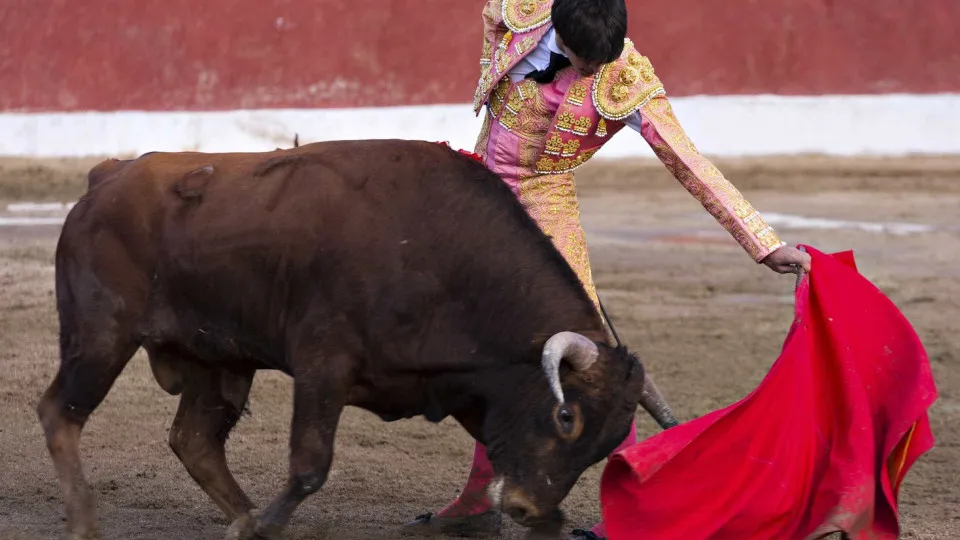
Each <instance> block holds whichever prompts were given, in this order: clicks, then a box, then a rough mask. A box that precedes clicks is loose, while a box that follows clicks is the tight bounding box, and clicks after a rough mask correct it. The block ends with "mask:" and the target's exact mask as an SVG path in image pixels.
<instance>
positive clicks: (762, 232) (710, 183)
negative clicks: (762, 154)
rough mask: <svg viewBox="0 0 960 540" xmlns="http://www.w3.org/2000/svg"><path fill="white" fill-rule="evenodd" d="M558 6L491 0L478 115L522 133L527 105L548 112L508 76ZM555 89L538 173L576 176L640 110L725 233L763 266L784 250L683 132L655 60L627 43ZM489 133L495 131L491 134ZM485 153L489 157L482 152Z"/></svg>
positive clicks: (644, 124) (655, 140)
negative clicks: (486, 110) (485, 112)
mask: <svg viewBox="0 0 960 540" xmlns="http://www.w3.org/2000/svg"><path fill="white" fill-rule="evenodd" d="M551 6H552V0H489V1H488V2H487V4H486V5H485V7H484V10H483V20H484V31H483V49H482V53H481V58H480V68H481V69H480V80H479V84H478V86H477V89H476V92H475V95H474V103H473V106H474V112H475V113H476V114H479V113H480V111H481V110H482V109H483V107H484V105H487V104H488V105H489V110H490V115H491V118H490V119H488V121H495V122H497V123H498V124H499V126H498V128H503V129H507V130H513V129H519V128H518V124H519V123H522V122H523V121H524V117H523V110H524V107H537V108H540V109H543V108H544V107H543V106H542V102H543V101H544V100H543V99H540V103H535V101H536V100H534V99H531V96H533V95H534V94H536V93H537V92H536V90H537V88H536V83H535V82H533V81H532V80H524V81H522V82H518V83H512V82H511V81H510V78H509V77H507V73H508V72H509V71H510V69H511V68H512V67H513V66H515V65H516V64H517V62H519V61H520V60H521V59H523V57H524V56H525V55H526V54H527V53H529V52H530V51H531V50H532V49H533V48H534V46H535V45H536V44H537V43H538V42H539V41H540V39H541V38H542V37H543V36H544V34H546V33H547V31H548V30H549V29H550V27H551V21H550V9H551ZM563 71H566V76H564V77H561V76H559V75H558V77H557V79H558V81H557V82H555V83H553V84H552V85H551V90H552V91H553V92H554V93H555V94H556V98H555V99H550V100H548V101H549V102H551V103H553V104H554V105H555V106H556V107H555V110H551V109H553V107H552V106H550V107H547V108H546V110H545V111H540V117H541V118H544V116H543V113H546V114H548V115H551V116H552V118H550V117H547V118H545V120H547V121H549V126H544V129H543V130H542V131H538V132H537V138H538V139H540V138H541V137H542V140H537V141H536V145H535V147H534V148H533V149H532V150H533V151H534V152H535V156H534V157H533V159H531V160H530V161H531V163H532V164H533V167H532V168H533V174H539V175H550V174H562V173H567V172H569V171H573V170H574V169H576V168H578V167H579V166H581V165H583V164H584V163H586V162H587V160H589V159H590V158H591V157H592V156H593V155H594V154H595V153H596V152H597V151H598V150H599V149H600V148H601V147H602V146H603V145H604V144H605V143H606V142H607V141H609V140H610V138H611V137H613V135H615V134H616V133H617V132H618V131H620V130H621V129H622V128H623V127H624V126H625V125H626V124H625V123H624V122H623V120H624V119H626V118H627V117H628V116H630V115H632V114H633V113H634V112H639V114H640V116H641V119H642V120H641V127H640V134H641V136H642V137H643V138H644V140H646V141H647V143H648V144H649V145H650V147H651V148H652V149H653V151H654V153H655V154H656V155H657V157H658V158H659V159H660V161H661V162H663V164H664V165H665V166H666V167H667V169H668V170H669V171H670V172H671V173H672V174H673V175H674V177H675V178H676V179H677V180H678V181H679V182H680V183H681V184H682V185H683V187H684V188H686V189H687V191H689V192H690V193H691V194H692V195H693V196H694V197H696V199H697V200H698V201H700V203H701V204H702V205H703V207H704V208H705V209H706V210H707V212H709V213H710V214H711V215H712V216H713V217H714V218H715V219H716V220H717V221H718V222H719V223H720V225H721V226H723V228H724V229H725V230H726V231H727V232H729V233H730V235H731V236H733V237H734V238H735V239H736V240H737V242H738V243H739V244H740V245H741V246H742V247H743V248H744V249H745V250H746V251H747V253H749V254H750V256H751V257H752V258H753V259H754V260H755V261H760V260H761V259H763V258H764V257H766V256H767V255H768V254H769V253H770V252H772V251H773V250H775V249H777V248H779V247H780V246H782V245H784V243H783V242H781V241H780V239H779V238H778V236H777V233H776V231H774V230H773V228H772V227H770V226H768V225H767V224H766V223H765V222H764V220H763V219H762V218H761V217H760V214H759V213H758V212H757V211H756V210H755V209H754V208H753V207H752V206H751V205H750V203H749V202H747V200H746V199H744V197H743V195H741V194H740V192H739V191H738V190H737V189H736V188H735V187H734V186H733V184H731V183H730V182H729V181H728V180H727V179H726V178H724V176H723V174H721V172H720V171H719V170H718V169H717V168H716V167H715V166H714V165H713V164H712V163H710V162H709V161H708V160H707V159H706V158H704V157H703V156H702V155H700V153H699V152H698V151H697V149H696V147H695V146H694V144H693V142H692V141H691V140H690V139H689V138H688V137H687V135H686V133H684V130H683V128H682V127H681V126H680V123H679V122H678V120H677V118H676V116H674V113H673V110H672V107H671V105H670V102H669V101H667V98H666V91H665V89H664V86H663V83H662V82H661V81H660V80H659V78H658V77H657V75H656V74H655V73H654V69H653V66H652V65H651V63H650V60H649V59H648V58H647V57H646V56H643V55H642V54H640V53H639V52H637V50H636V48H635V47H634V45H633V43H632V42H631V41H630V40H629V39H627V40H626V42H625V44H624V49H623V53H622V54H621V55H620V57H619V58H618V59H617V60H614V61H613V62H610V63H608V64H606V65H604V66H602V67H601V68H600V70H599V71H598V72H597V73H596V74H594V75H591V76H587V77H582V76H579V74H576V72H575V70H572V68H568V69H567V70H563ZM485 129H489V127H487V128H485ZM481 153H482V152H481Z"/></svg>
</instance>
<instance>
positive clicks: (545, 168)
mask: <svg viewBox="0 0 960 540" xmlns="http://www.w3.org/2000/svg"><path fill="white" fill-rule="evenodd" d="M536 171H537V172H538V173H544V174H549V173H551V172H553V160H552V159H550V158H549V157H547V156H543V157H541V158H540V161H538V162H537V166H536Z"/></svg>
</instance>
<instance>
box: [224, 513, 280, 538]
mask: <svg viewBox="0 0 960 540" xmlns="http://www.w3.org/2000/svg"><path fill="white" fill-rule="evenodd" d="M279 537H280V536H279V533H277V534H276V535H274V534H268V533H264V532H262V531H261V532H259V533H258V532H257V515H256V513H254V512H250V513H248V514H244V515H242V516H240V517H238V518H237V519H235V520H233V523H231V524H230V527H229V528H227V534H226V535H224V537H223V540H273V539H274V538H279Z"/></svg>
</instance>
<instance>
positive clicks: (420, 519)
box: [401, 510, 503, 538]
mask: <svg viewBox="0 0 960 540" xmlns="http://www.w3.org/2000/svg"><path fill="white" fill-rule="evenodd" d="M501 527H503V517H502V516H501V515H500V512H496V511H494V510H490V511H488V512H484V513H482V514H474V515H472V516H460V517H434V515H433V514H432V513H430V512H427V513H426V514H423V515H420V516H417V517H416V519H414V520H413V521H411V522H410V523H407V524H406V525H404V526H403V529H401V532H402V533H403V534H406V535H424V536H425V535H444V536H460V537H466V538H481V537H484V536H497V535H499V534H500V529H501Z"/></svg>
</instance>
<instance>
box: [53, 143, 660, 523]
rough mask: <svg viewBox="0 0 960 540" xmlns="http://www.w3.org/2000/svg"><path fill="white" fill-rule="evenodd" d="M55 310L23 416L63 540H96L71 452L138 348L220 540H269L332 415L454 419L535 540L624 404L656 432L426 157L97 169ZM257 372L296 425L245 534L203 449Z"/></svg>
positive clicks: (394, 153)
mask: <svg viewBox="0 0 960 540" xmlns="http://www.w3.org/2000/svg"><path fill="white" fill-rule="evenodd" d="M56 298H57V307H58V311H59V316H60V348H61V363H60V369H59V371H58V373H57V375H56V378H55V379H54V381H53V382H52V384H51V385H50V387H49V388H48V389H47V391H46V393H45V394H44V396H43V398H42V400H41V401H40V403H39V405H38V413H39V417H40V420H41V422H42V424H43V428H44V431H45V434H46V439H47V444H48V448H49V451H50V454H51V456H52V459H53V462H54V465H55V468H56V471H57V474H58V477H59V481H60V486H61V488H62V490H63V494H64V502H65V506H66V512H67V528H68V530H69V532H70V533H71V534H72V536H73V537H74V538H93V537H96V536H97V534H98V533H97V527H98V526H97V518H96V511H95V501H94V497H93V494H92V493H91V491H90V489H89V487H88V486H87V484H86V482H85V480H84V476H83V472H82V465H81V460H80V453H79V442H80V434H81V430H82V429H83V425H84V423H85V422H86V420H87V418H88V417H89V416H90V414H91V413H92V412H93V411H94V409H96V407H97V406H98V405H99V404H100V402H101V401H102V400H103V398H104V397H105V396H106V394H107V392H108V391H109V389H110V387H111V386H112V385H113V383H114V381H115V380H116V378H117V376H118V375H119V374H120V372H121V371H122V370H123V368H124V366H125V365H126V363H127V362H128V361H129V359H130V358H131V356H132V355H133V354H134V352H135V351H136V350H137V349H138V348H139V347H143V348H144V349H145V350H146V351H147V353H148V356H149V358H150V364H151V367H152V369H153V373H154V375H155V377H156V379H157V381H158V382H159V384H160V385H161V386H162V387H163V388H164V389H165V390H166V391H167V392H169V393H171V394H180V395H181V398H180V407H179V410H178V411H177V415H176V418H175V420H174V422H173V426H172V428H171V430H170V446H171V447H172V449H173V451H174V452H175V453H176V455H177V456H178V457H179V458H180V460H181V461H182V463H183V464H184V466H185V467H186V469H187V471H189V473H190V475H191V476H192V477H193V478H194V480H195V481H196V482H197V483H198V484H199V485H200V486H201V487H202V488H203V490H204V491H205V492H206V493H207V494H208V495H209V496H210V497H211V498H212V499H213V501H214V502H215V503H216V504H217V505H218V506H219V507H220V508H221V509H222V510H223V511H224V512H226V514H227V515H228V516H229V517H230V518H231V519H233V520H234V522H233V524H232V525H231V527H230V529H229V530H228V531H227V536H228V537H229V538H244V539H245V538H254V537H265V538H274V537H277V536H279V534H280V531H282V529H283V528H284V526H285V525H286V523H287V522H288V520H289V519H290V516H291V515H292V514H293V512H294V510H295V509H296V507H297V506H298V505H299V504H300V503H301V502H302V501H303V500H304V499H305V498H306V497H307V496H308V495H310V494H311V493H314V492H316V491H317V490H318V489H320V487H321V486H322V485H323V483H324V481H325V480H326V478H327V473H328V471H329V469H330V464H331V460H332V458H333V448H334V434H335V432H336V428H337V423H338V420H339V417H340V414H341V411H342V410H343V408H344V407H345V406H347V405H353V406H357V407H362V408H364V409H366V410H369V411H372V412H373V413H375V414H378V415H379V416H380V417H381V418H383V419H384V420H395V419H400V418H410V417H414V416H418V415H423V416H424V417H425V418H427V419H428V420H430V421H434V422H438V421H440V420H442V419H443V418H445V417H447V416H452V417H453V418H455V419H456V420H457V421H458V422H459V423H460V424H462V425H463V427H464V428H465V429H466V430H467V431H468V432H469V433H470V434H471V435H472V436H473V437H475V438H476V439H477V440H479V441H480V442H482V443H483V444H485V445H487V448H488V451H489V456H490V459H491V462H492V463H493V466H494V469H495V471H496V474H497V477H498V479H497V481H496V482H495V483H494V485H495V486H497V489H496V493H493V494H492V495H493V496H494V498H495V500H498V501H500V503H499V504H501V505H502V508H503V510H504V511H506V512H507V513H508V514H509V515H511V516H512V517H513V518H514V519H515V520H516V521H518V522H519V523H521V524H524V525H526V526H529V527H531V528H532V529H531V530H533V531H536V532H537V533H538V534H539V533H544V534H556V533H558V532H559V530H560V526H561V524H562V521H563V518H562V514H561V512H560V510H559V509H558V505H559V503H560V502H561V501H562V500H563V498H564V497H565V496H566V495H567V493H568V492H569V490H570V489H571V487H572V486H573V485H574V483H575V482H576V480H577V478H578V477H579V476H580V475H581V474H582V472H583V471H584V470H585V469H586V468H588V467H589V466H591V465H593V464H595V463H597V462H599V461H600V460H601V459H603V457H604V456H606V455H607V454H608V453H609V452H611V451H612V449H613V448H614V447H616V445H617V444H618V443H619V442H620V441H622V440H623V438H624V436H625V435H626V433H627V430H628V427H629V423H630V420H631V418H632V417H633V415H634V412H635V409H636V404H637V403H638V402H640V403H641V404H643V406H644V408H646V409H647V411H649V412H650V413H651V414H653V415H654V417H655V418H657V420H658V421H659V422H660V423H661V425H664V426H669V425H673V424H674V423H675V420H673V418H672V416H671V414H670V412H669V409H668V408H667V406H666V404H665V403H664V402H663V400H662V399H661V398H660V396H659V395H658V394H657V392H656V389H655V387H654V386H653V385H652V383H651V382H650V381H649V379H648V378H646V379H645V376H644V370H643V368H642V366H641V364H640V362H639V361H638V360H637V359H636V358H635V357H634V356H633V355H631V354H630V353H629V352H628V351H626V350H624V349H623V348H618V347H611V346H609V345H608V344H607V342H606V340H605V336H606V334H605V331H604V327H603V324H602V321H601V319H600V318H599V317H598V314H597V312H596V310H595V309H594V305H593V303H592V302H591V301H590V299H589V297H588V296H587V294H586V293H585V291H584V289H583V287H582V285H581V284H580V282H579V281H578V279H577V277H576V275H575V274H574V272H573V271H572V270H571V268H570V267H569V266H568V265H567V263H566V262H565V260H564V259H563V257H562V256H561V255H560V253H559V252H558V251H557V250H556V249H555V248H554V247H553V244H552V243H551V241H550V239H549V238H548V237H547V236H545V235H544V234H543V233H542V232H541V231H540V229H539V228H538V227H537V225H536V224H535V223H534V222H533V221H532V220H531V219H530V218H529V217H528V216H527V214H526V213H525V212H524V210H523V208H522V207H521V205H520V204H519V203H518V202H517V201H516V199H515V198H514V196H513V195H512V194H511V193H510V191H509V189H508V188H507V187H506V186H505V185H504V183H503V182H502V181H501V180H500V179H499V178H498V177H497V176H496V175H494V174H493V173H491V172H490V171H489V170H487V169H486V168H485V167H484V166H483V165H481V164H479V163H477V162H475V161H473V160H472V159H470V158H468V157H464V156H462V155H460V154H458V153H457V152H454V151H452V150H450V149H449V148H446V147H443V146H441V145H438V144H433V143H427V142H411V141H364V142H350V141H345V142H329V143H317V144H310V145H305V146H300V147H299V148H296V149H289V150H278V151H275V152H267V153H246V154H203V153H152V154H147V155H145V156H142V157H140V158H138V159H136V160H131V161H116V160H109V161H106V162H103V163H101V164H100V165H98V166H97V167H95V168H94V169H93V170H91V172H90V186H89V190H88V192H87V193H86V194H85V195H84V196H83V197H82V198H81V200H80V201H79V202H78V203H77V205H76V206H75V207H74V208H73V209H72V210H71V212H70V214H69V215H68V217H67V219H66V222H65V223H64V227H63V231H62V233H61V237H60V242H59V245H58V247H57V253H56ZM258 369H275V370H280V371H282V372H284V373H286V374H288V375H290V376H291V377H292V378H293V380H294V405H293V421H292V425H291V433H290V453H289V479H288V481H287V484H286V486H285V488H284V489H283V490H282V491H281V492H280V493H279V494H278V495H277V496H276V497H275V498H274V499H273V501H272V502H271V503H270V504H269V505H268V506H267V507H266V508H265V509H263V510H262V512H253V509H254V506H253V504H252V503H251V501H250V499H248V498H247V496H246V495H245V494H244V492H243V491H242V490H241V489H240V487H239V486H238V485H237V483H236V481H235V480H234V478H233V476H232V475H231V473H230V471H229V470H228V468H227V464H226V461H225V459H224V441H225V440H226V438H227V435H228V433H229V432H230V430H231V429H232V428H233V426H234V424H235V423H236V422H237V419H238V417H239V415H240V412H241V410H242V409H243V407H244V405H245V403H246V401H247V396H248V392H249V390H250V386H251V384H252V381H253V377H254V373H255V371H256V370H258ZM645 380H646V381H647V384H646V385H645V384H644V381H645Z"/></svg>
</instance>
